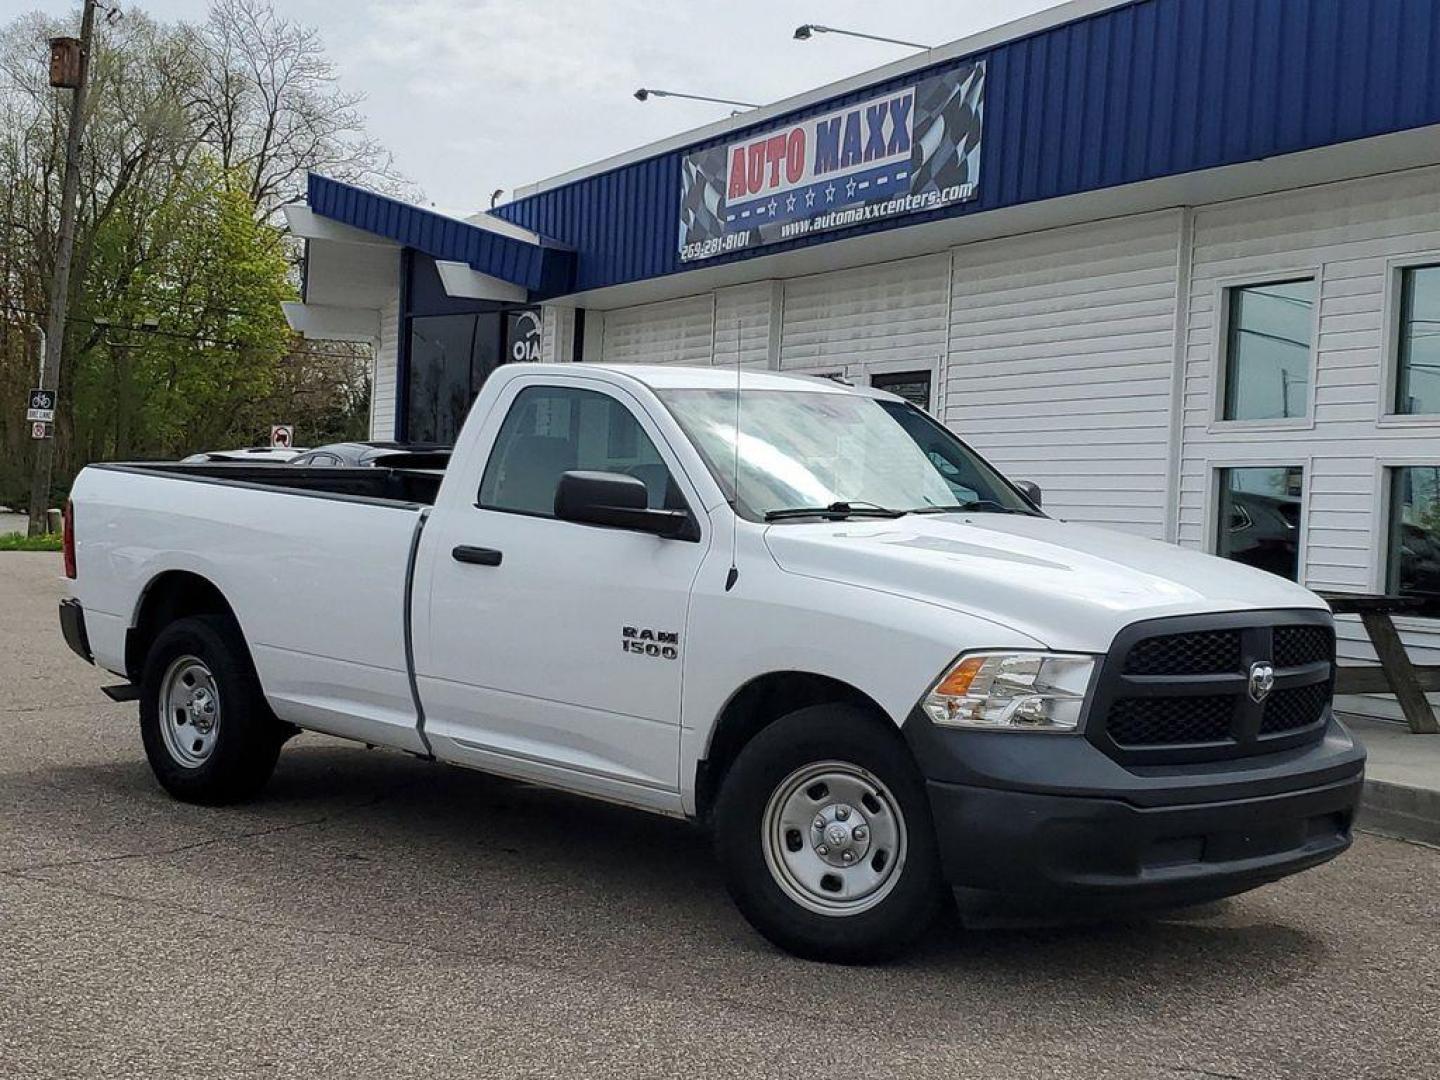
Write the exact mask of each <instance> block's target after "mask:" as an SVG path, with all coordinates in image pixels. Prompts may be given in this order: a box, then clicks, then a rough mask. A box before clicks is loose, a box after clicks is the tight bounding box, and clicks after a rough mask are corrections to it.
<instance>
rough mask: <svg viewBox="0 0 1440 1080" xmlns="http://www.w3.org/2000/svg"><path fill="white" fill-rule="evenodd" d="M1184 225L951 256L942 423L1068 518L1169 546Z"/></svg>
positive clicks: (1010, 242)
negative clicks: (1168, 501) (1176, 333)
mask: <svg viewBox="0 0 1440 1080" xmlns="http://www.w3.org/2000/svg"><path fill="white" fill-rule="evenodd" d="M1180 224H1181V217H1180V213H1179V212H1178V211H1177V212H1171V213H1163V214H1151V215H1145V216H1142V217H1136V218H1127V219H1123V220H1120V221H1107V222H1100V223H1097V224H1093V225H1085V226H1078V227H1075V228H1067V229H1057V230H1053V231H1049V232H1042V233H1035V234H1032V235H1029V236H1021V237H1012V238H1007V239H1003V240H993V241H988V242H986V243H981V244H972V245H970V246H968V247H964V248H960V249H958V250H957V251H956V252H955V273H954V278H955V281H954V296H953V300H952V303H951V309H950V362H949V365H948V368H947V374H948V384H947V387H946V394H945V402H946V408H945V414H944V415H945V421H946V423H947V424H948V425H949V426H950V427H951V428H952V429H954V430H955V431H957V432H959V433H960V434H961V435H962V436H963V437H964V438H965V439H966V440H967V441H968V442H970V443H971V444H972V445H973V446H974V447H975V448H976V449H977V450H980V451H981V452H982V453H984V454H985V455H986V457H988V458H989V459H990V460H991V461H993V462H994V463H995V464H996V465H997V466H999V468H1000V469H1001V470H1002V471H1004V472H1005V473H1006V475H1008V476H1010V477H1011V478H1013V479H1024V480H1034V481H1035V482H1036V483H1038V484H1039V485H1040V486H1041V488H1042V490H1043V492H1044V496H1045V508H1046V509H1047V510H1048V511H1050V512H1051V513H1053V514H1056V515H1057V516H1059V517H1063V518H1067V519H1069V520H1073V521H1085V522H1090V523H1093V524H1098V525H1104V526H1107V527H1111V528H1116V529H1123V530H1125V531H1127V532H1134V533H1139V534H1140V535H1142V536H1149V537H1153V538H1156V539H1161V538H1163V537H1164V536H1165V507H1166V475H1167V472H1168V447H1169V411H1170V375H1171V371H1172V369H1173V366H1174V326H1175V282H1176V276H1177V265H1178V259H1179V256H1178V251H1179V243H1180Z"/></svg>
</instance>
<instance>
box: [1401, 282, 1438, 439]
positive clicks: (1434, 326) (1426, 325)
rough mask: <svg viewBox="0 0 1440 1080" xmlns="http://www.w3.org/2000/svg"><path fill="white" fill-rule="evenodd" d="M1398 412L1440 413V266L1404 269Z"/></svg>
mask: <svg viewBox="0 0 1440 1080" xmlns="http://www.w3.org/2000/svg"><path fill="white" fill-rule="evenodd" d="M1398 360H1399V365H1398V370H1397V372H1396V380H1395V411H1396V412H1397V413H1405V414H1413V413H1440V266H1412V267H1409V268H1408V269H1405V270H1402V271H1401V272H1400V335H1399V351H1398Z"/></svg>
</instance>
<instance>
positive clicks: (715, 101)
mask: <svg viewBox="0 0 1440 1080" xmlns="http://www.w3.org/2000/svg"><path fill="white" fill-rule="evenodd" d="M652 97H673V98H684V99H685V100H686V101H708V102H709V103H710V104H712V105H738V106H739V107H740V108H742V109H758V108H759V107H760V106H759V105H756V104H755V103H754V102H753V101H731V100H730V99H729V98H723V97H705V96H704V95H702V94H681V93H677V92H676V91H674V90H651V89H650V88H649V87H648V86H642V87H641V88H640V89H639V90H636V91H635V100H636V101H648V100H649V99H650V98H652Z"/></svg>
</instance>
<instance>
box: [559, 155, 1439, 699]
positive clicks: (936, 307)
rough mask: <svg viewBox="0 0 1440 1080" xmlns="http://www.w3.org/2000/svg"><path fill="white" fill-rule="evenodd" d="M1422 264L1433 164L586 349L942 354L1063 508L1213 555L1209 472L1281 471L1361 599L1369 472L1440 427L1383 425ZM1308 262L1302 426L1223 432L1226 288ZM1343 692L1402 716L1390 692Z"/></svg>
mask: <svg viewBox="0 0 1440 1080" xmlns="http://www.w3.org/2000/svg"><path fill="white" fill-rule="evenodd" d="M1425 254H1435V255H1436V257H1437V258H1440V169H1435V168H1432V169H1424V170H1414V171H1410V172H1405V173H1398V174H1391V175H1388V176H1384V177H1379V178H1372V179H1366V180H1359V181H1351V182H1347V183H1342V184H1333V185H1327V186H1324V187H1317V188H1314V189H1307V190H1302V191H1297V192H1290V193H1286V194H1284V195H1279V196H1267V197H1264V198H1258V199H1248V200H1240V201H1235V202H1230V203H1223V204H1216V205H1211V206H1202V207H1198V208H1196V209H1194V210H1193V211H1181V210H1174V211H1166V212H1161V213H1154V214H1146V215H1139V216H1136V217H1131V218H1123V219H1117V220H1112V221H1104V222H1096V223H1093V224H1089V225H1083V226H1075V227H1071V228H1066V229H1057V230H1051V231H1047V232H1041V233H1034V234H1028V235H1023V236H1018V237H1009V238H1004V239H998V240H992V241H986V242H984V243H979V244H972V245H968V246H966V247H962V248H957V249H955V250H954V251H953V252H951V253H949V254H947V255H936V256H926V257H924V258H918V259H907V260H902V261H898V262H891V263H885V264H879V265H876V266H870V267H862V268H859V269H854V270H845V271H836V272H833V273H826V274H817V275H813V276H808V277H801V278H794V279H789V280H785V281H781V282H763V283H757V284H754V285H744V286H736V287H733V288H729V289H722V290H719V291H718V292H715V293H707V294H704V295H701V296H696V297H690V298H686V299H684V300H675V301H669V302H666V303H661V304H650V305H645V306H641V307H635V308H626V309H619V310H613V311H607V312H604V313H603V329H599V332H598V333H595V336H596V337H597V338H598V339H599V343H600V349H599V350H598V352H599V353H600V356H599V357H594V358H603V359H605V360H607V361H611V362H626V361H629V362H650V363H655V362H684V363H692V364H707V363H711V362H712V360H713V362H716V363H722V364H730V363H733V362H735V359H736V358H737V356H738V357H739V358H740V360H741V361H742V362H743V363H744V364H746V365H747V366H762V365H764V364H766V363H767V362H768V363H769V365H770V366H774V367H779V368H783V369H786V370H792V371H842V370H843V371H847V372H848V373H849V374H850V375H851V376H852V377H857V376H858V377H859V378H861V379H863V378H864V376H865V374H867V373H874V372H876V371H880V370H886V369H889V370H896V369H897V368H899V369H905V368H909V367H912V366H913V367H914V368H915V369H917V370H920V369H925V368H932V369H934V368H938V369H939V373H940V377H939V378H938V379H937V382H936V386H935V392H936V398H937V406H938V412H939V414H940V415H941V416H943V418H944V419H945V421H946V422H947V423H948V424H949V425H950V426H951V427H952V428H953V429H955V430H956V431H958V432H959V433H960V434H961V435H963V436H964V437H965V438H966V439H967V440H968V441H970V442H971V443H972V444H973V445H975V446H976V447H977V448H978V449H980V450H981V451H982V452H984V453H985V454H986V455H987V456H988V457H989V458H991V460H993V461H994V462H995V463H996V464H997V465H999V466H1000V467H1001V468H1002V469H1003V470H1005V471H1006V472H1007V473H1008V474H1009V475H1010V476H1012V477H1015V478H1023V479H1030V480H1035V481H1036V482H1038V483H1039V484H1041V486H1042V487H1043V488H1044V490H1045V504H1046V507H1047V509H1049V510H1051V511H1052V512H1053V513H1055V514H1056V515H1057V516H1060V517H1064V518H1068V519H1071V520H1076V521H1086V522H1092V523H1096V524H1101V525H1106V526H1109V527H1113V528H1117V529H1123V530H1126V531H1129V532H1133V533H1138V534H1140V535H1144V536H1150V537H1155V538H1164V537H1166V536H1167V535H1171V536H1175V537H1177V538H1178V539H1179V541H1180V542H1181V543H1183V544H1187V545H1189V546H1194V547H1202V548H1207V549H1208V548H1211V547H1213V544H1212V540H1211V536H1212V532H1213V527H1214V526H1213V522H1212V516H1213V508H1212V506H1211V503H1212V502H1213V497H1214V492H1213V484H1212V478H1213V473H1214V469H1215V468H1217V467H1219V466H1230V465H1237V464H1243V463H1247V462H1249V463H1255V464H1299V465H1302V466H1304V467H1305V470H1306V472H1305V509H1304V515H1305V542H1304V548H1303V551H1302V558H1303V562H1304V580H1305V582H1306V584H1308V585H1310V586H1311V587H1313V588H1320V589H1327V588H1329V589H1350V590H1356V591H1370V590H1378V589H1381V588H1383V585H1384V567H1383V565H1382V561H1383V555H1382V551H1383V547H1384V535H1385V512H1386V511H1385V507H1384V503H1383V499H1382V497H1381V492H1380V488H1381V481H1382V478H1383V475H1384V474H1383V470H1384V468H1385V466H1386V465H1387V464H1403V463H1416V462H1417V460H1419V459H1423V460H1426V461H1440V423H1434V424H1427V423H1420V424H1415V423H1410V424H1400V425H1396V424H1391V423H1386V422H1383V421H1382V420H1381V419H1380V414H1381V398H1382V395H1381V390H1380V387H1381V385H1382V384H1383V382H1384V377H1385V375H1384V372H1385V368H1384V358H1383V356H1382V354H1383V352H1384V350H1385V347H1386V342H1387V337H1386V321H1387V312H1386V288H1387V281H1388V280H1390V279H1392V278H1393V276H1394V265H1393V261H1392V260H1394V259H1396V258H1407V257H1413V256H1417V255H1425ZM1310 270H1313V271H1314V272H1316V273H1317V275H1318V276H1319V279H1320V290H1319V295H1320V310H1319V312H1318V320H1317V327H1318V336H1317V349H1316V354H1317V361H1316V374H1315V380H1314V382H1315V394H1314V400H1315V404H1314V422H1313V424H1307V425H1306V426H1303V427H1298V428H1296V427H1290V428H1285V429H1278V430H1268V431H1267V430H1254V429H1247V430H1243V431H1241V430H1233V429H1232V430H1228V431H1227V430H1225V429H1223V428H1221V429H1219V430H1217V429H1216V428H1215V427H1214V425H1213V413H1214V409H1215V388H1214V384H1213V382H1212V378H1213V368H1214V362H1215V356H1216V340H1215V339H1216V309H1217V304H1218V298H1219V291H1220V288H1221V287H1222V284H1223V283H1234V282H1236V281H1237V280H1238V281H1243V280H1245V279H1246V278H1248V277H1253V278H1258V279H1262V280H1263V279H1264V278H1266V277H1271V278H1272V280H1273V276H1274V275H1277V274H1278V275H1287V276H1288V275H1290V274H1292V273H1295V272H1296V271H1310ZM1177 293H1178V294H1180V295H1179V296H1178V298H1177ZM1177 309H1178V310H1177ZM591 318H592V319H594V320H595V321H600V320H601V318H602V316H601V315H600V313H595V314H594V315H592V316H591ZM587 330H589V327H587ZM591 332H592V333H594V331H591ZM587 336H589V335H588V334H587ZM587 358H592V353H591V352H588V351H587ZM1177 370H1178V371H1179V372H1180V373H1181V376H1182V381H1181V382H1180V383H1179V384H1178V385H1177V384H1176V382H1175V379H1174V377H1173V376H1174V374H1175V373H1176V372H1177ZM1176 400H1178V401H1179V403H1180V408H1179V413H1178V416H1177V415H1175V413H1174V411H1173V409H1172V401H1176ZM1172 420H1173V423H1172ZM1172 455H1173V459H1174V460H1175V461H1176V462H1177V463H1178V466H1179V470H1178V476H1177V475H1175V474H1174V467H1173V466H1172ZM1397 625H1399V626H1400V628H1401V631H1402V635H1403V637H1404V638H1405V640H1406V642H1407V644H1408V645H1409V646H1410V649H1411V655H1412V656H1413V657H1414V659H1415V660H1416V661H1417V662H1420V663H1429V664H1437V663H1440V620H1419V619H1409V620H1397ZM1340 632H1341V656H1342V658H1348V659H1353V660H1360V661H1366V662H1373V661H1374V654H1373V653H1372V652H1371V651H1370V649H1369V646H1368V645H1367V644H1366V643H1365V642H1364V639H1363V633H1362V631H1361V630H1360V628H1359V625H1358V623H1357V622H1355V621H1354V620H1348V619H1345V620H1341V631H1340ZM1436 700H1440V695H1436ZM1343 704H1346V705H1348V706H1350V707H1351V708H1353V709H1355V710H1356V711H1366V712H1371V713H1376V714H1380V715H1389V716H1398V715H1399V712H1398V708H1397V707H1396V705H1395V702H1394V699H1393V698H1388V697H1385V698H1372V699H1363V700H1361V699H1355V700H1352V701H1348V702H1345V703H1343Z"/></svg>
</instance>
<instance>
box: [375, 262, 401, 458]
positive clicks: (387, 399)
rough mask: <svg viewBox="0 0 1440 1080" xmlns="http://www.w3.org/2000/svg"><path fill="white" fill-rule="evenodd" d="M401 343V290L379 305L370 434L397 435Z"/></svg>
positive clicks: (378, 435)
mask: <svg viewBox="0 0 1440 1080" xmlns="http://www.w3.org/2000/svg"><path fill="white" fill-rule="evenodd" d="M399 345H400V294H399V290H398V289H397V290H396V292H395V295H394V296H393V297H392V298H391V299H390V300H389V301H388V302H387V303H386V304H385V305H384V306H383V307H381V309H380V338H379V340H378V341H377V342H376V343H375V366H374V368H373V369H372V370H373V371H374V382H373V383H372V384H371V389H370V438H372V439H393V438H394V437H395V377H396V373H397V367H396V365H397V363H398V357H399Z"/></svg>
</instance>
